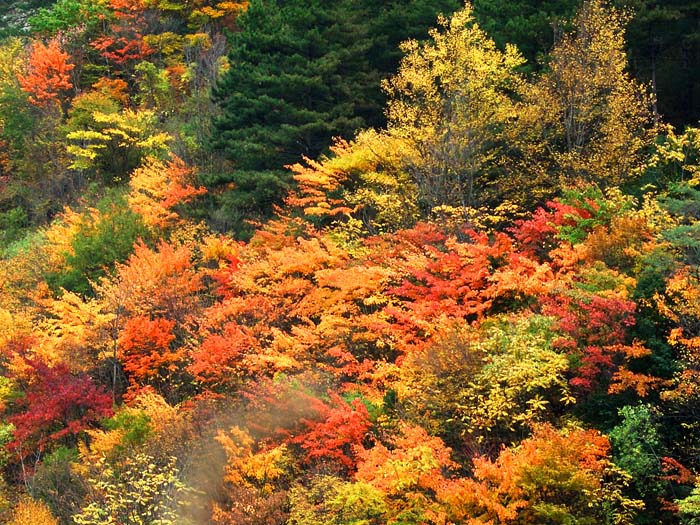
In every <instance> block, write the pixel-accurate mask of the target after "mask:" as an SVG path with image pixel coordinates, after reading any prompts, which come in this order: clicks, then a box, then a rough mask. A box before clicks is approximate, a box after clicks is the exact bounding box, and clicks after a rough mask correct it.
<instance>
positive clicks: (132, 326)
mask: <svg viewBox="0 0 700 525" xmlns="http://www.w3.org/2000/svg"><path fill="white" fill-rule="evenodd" d="M174 326H175V321H170V320H167V319H149V318H148V317H144V316H138V317H132V318H131V319H129V320H128V321H127V322H126V325H125V326H124V329H123V330H122V331H121V333H120V335H119V352H120V357H121V359H122V361H123V363H124V370H125V371H126V372H128V373H129V375H130V379H131V380H132V381H135V382H139V383H141V382H145V381H148V380H149V379H151V378H154V377H157V376H160V375H161V374H167V372H174V371H175V370H177V366H178V363H179V361H180V360H181V359H182V356H183V352H182V351H181V350H180V351H174V350H172V349H171V343H172V342H173V340H174V339H175V336H174V335H173V327H174Z"/></svg>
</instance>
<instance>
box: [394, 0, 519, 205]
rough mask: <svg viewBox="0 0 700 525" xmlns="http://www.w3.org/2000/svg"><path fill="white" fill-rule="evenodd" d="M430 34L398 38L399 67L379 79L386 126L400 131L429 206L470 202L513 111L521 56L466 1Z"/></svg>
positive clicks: (486, 175) (475, 201)
mask: <svg viewBox="0 0 700 525" xmlns="http://www.w3.org/2000/svg"><path fill="white" fill-rule="evenodd" d="M430 36H431V41H430V42H428V43H425V44H421V43H418V42H416V41H413V40H411V41H408V42H406V43H404V44H403V50H404V51H405V52H406V56H405V57H404V58H403V60H402V62H401V66H400V68H399V71H398V73H397V74H396V75H395V76H394V77H392V78H391V79H389V80H387V81H386V82H385V83H384V89H385V90H386V91H387V93H388V95H389V103H388V108H387V116H388V120H389V124H388V133H389V134H391V135H393V136H394V137H398V138H400V139H402V143H403V145H404V148H403V152H402V153H403V155H402V161H403V163H404V164H405V169H406V170H407V171H408V173H410V174H411V176H412V177H413V179H414V180H415V182H416V184H417V186H418V189H419V193H420V198H421V199H422V201H423V202H422V203H423V205H424V206H425V207H426V208H428V209H429V210H430V209H432V208H435V207H437V206H452V207H457V208H461V209H465V208H467V207H474V206H475V205H477V204H478V203H479V201H480V198H481V192H482V191H483V190H484V187H485V186H486V184H487V182H488V179H489V175H491V174H492V172H493V169H494V167H495V164H496V160H497V159H498V158H499V151H500V149H501V139H502V131H503V129H504V128H505V126H506V125H507V123H508V122H509V121H510V120H511V119H512V118H513V117H514V110H515V105H514V103H513V102H512V98H511V96H510V95H511V94H512V93H513V92H514V91H517V90H518V89H519V86H520V84H521V82H522V80H521V78H520V77H519V76H518V74H517V73H516V68H518V66H520V65H522V64H523V62H524V59H523V58H522V57H521V56H520V54H519V53H518V51H517V50H516V49H515V48H514V47H512V46H508V47H506V49H505V51H500V50H499V49H497V48H496V46H495V44H494V43H493V41H492V40H491V39H489V38H488V37H487V35H486V34H485V33H484V31H482V30H481V29H480V28H479V26H478V25H477V24H476V22H475V20H474V17H473V15H472V9H471V7H470V6H469V4H467V5H466V6H465V7H464V9H462V10H461V11H458V12H457V13H455V14H454V15H453V16H452V18H450V19H446V18H440V19H439V27H438V28H437V29H434V30H432V31H431V32H430Z"/></svg>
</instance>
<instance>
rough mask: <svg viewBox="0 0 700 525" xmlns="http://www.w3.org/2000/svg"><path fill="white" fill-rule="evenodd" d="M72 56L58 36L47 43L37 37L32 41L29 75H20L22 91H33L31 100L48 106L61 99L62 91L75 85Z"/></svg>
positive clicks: (41, 105)
mask: <svg viewBox="0 0 700 525" xmlns="http://www.w3.org/2000/svg"><path fill="white" fill-rule="evenodd" d="M69 60H70V55H68V53H65V52H63V51H61V47H60V45H59V43H58V40H57V39H55V38H54V39H53V40H51V41H50V42H49V45H48V46H45V45H44V44H43V43H42V42H40V41H38V40H36V41H34V42H33V43H32V46H31V49H30V53H29V61H28V67H27V74H26V75H21V74H20V75H17V79H18V80H19V83H20V85H21V86H22V90H23V91H25V92H27V93H29V101H30V102H31V103H32V104H34V105H35V106H39V107H44V106H47V105H49V104H50V103H51V102H57V101H59V96H60V93H61V92H62V91H67V90H69V89H71V88H72V87H73V83H72V82H71V78H70V72H71V71H72V70H73V68H74V67H75V66H74V65H73V64H71V63H70V62H69Z"/></svg>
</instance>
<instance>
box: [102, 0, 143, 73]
mask: <svg viewBox="0 0 700 525" xmlns="http://www.w3.org/2000/svg"><path fill="white" fill-rule="evenodd" d="M109 7H110V9H111V10H112V13H113V15H114V18H115V19H116V22H114V23H112V24H111V25H110V28H109V31H108V32H107V34H105V35H103V36H101V37H99V38H97V39H95V40H93V41H92V42H90V45H91V46H92V47H94V48H95V49H97V50H98V51H99V52H100V53H101V54H102V56H103V57H105V58H106V59H107V60H111V61H113V62H114V63H116V64H119V65H123V64H125V63H127V62H129V61H132V60H133V61H138V60H143V59H144V58H146V57H147V56H148V55H150V54H152V53H154V51H155V50H154V49H152V48H151V47H150V46H149V45H148V44H146V42H145V41H144V39H143V35H144V32H146V31H147V27H146V26H147V23H146V19H145V11H146V6H145V5H144V3H143V2H142V1H141V0H110V5H109Z"/></svg>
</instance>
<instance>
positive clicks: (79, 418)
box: [8, 359, 112, 457]
mask: <svg viewBox="0 0 700 525" xmlns="http://www.w3.org/2000/svg"><path fill="white" fill-rule="evenodd" d="M26 362H27V365H29V366H30V367H31V368H32V371H33V377H32V381H31V382H30V383H29V385H28V386H27V388H26V392H25V394H26V395H25V397H22V398H20V399H18V400H17V401H16V402H15V407H14V408H15V410H17V412H18V413H16V414H14V415H11V416H10V417H9V418H8V421H9V422H10V423H12V424H13V425H14V426H15V431H14V440H13V441H11V442H10V443H9V445H8V447H9V449H10V450H12V451H14V452H16V453H17V454H19V456H20V457H26V456H27V455H29V454H30V453H32V452H33V451H34V449H38V450H39V451H43V450H44V449H45V448H46V447H47V446H48V445H49V444H50V443H55V442H59V441H61V440H64V439H67V438H75V437H76V436H77V435H78V434H79V433H80V432H82V431H83V430H85V429H86V428H90V427H91V426H93V425H94V424H95V423H97V422H98V421H99V420H101V419H103V418H106V417H109V416H111V415H112V397H111V395H109V394H108V393H107V392H105V391H104V390H103V389H102V388H101V387H100V386H97V385H95V384H94V383H93V381H92V379H91V378H90V377H88V376H86V375H81V376H75V375H73V374H71V372H70V370H69V369H68V367H67V366H66V365H63V364H60V365H56V366H54V367H52V368H49V367H48V366H46V365H45V364H44V363H41V362H38V361H32V360H29V359H27V360H26Z"/></svg>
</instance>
